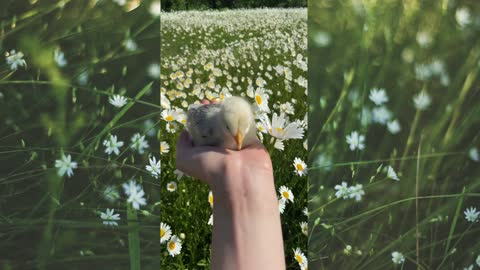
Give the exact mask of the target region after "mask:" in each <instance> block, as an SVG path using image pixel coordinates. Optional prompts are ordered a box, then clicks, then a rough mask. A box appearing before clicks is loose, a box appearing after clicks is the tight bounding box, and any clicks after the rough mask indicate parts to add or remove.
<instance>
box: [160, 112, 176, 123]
mask: <svg viewBox="0 0 480 270" xmlns="http://www.w3.org/2000/svg"><path fill="white" fill-rule="evenodd" d="M161 115H162V119H163V120H165V121H167V122H172V121H174V120H176V119H177V112H176V111H175V110H173V109H165V110H162V114H161Z"/></svg>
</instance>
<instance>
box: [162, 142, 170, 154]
mask: <svg viewBox="0 0 480 270" xmlns="http://www.w3.org/2000/svg"><path fill="white" fill-rule="evenodd" d="M169 151H170V145H168V143H167V142H166V141H162V142H160V154H166V153H168V152H169Z"/></svg>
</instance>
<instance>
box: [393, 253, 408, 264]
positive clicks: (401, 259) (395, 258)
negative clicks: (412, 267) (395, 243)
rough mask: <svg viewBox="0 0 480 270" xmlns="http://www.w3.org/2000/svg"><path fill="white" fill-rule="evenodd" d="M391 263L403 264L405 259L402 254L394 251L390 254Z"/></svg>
mask: <svg viewBox="0 0 480 270" xmlns="http://www.w3.org/2000/svg"><path fill="white" fill-rule="evenodd" d="M392 262H393V263H394V264H402V263H403V262H405V257H404V256H403V254H402V253H400V252H398V251H394V252H392Z"/></svg>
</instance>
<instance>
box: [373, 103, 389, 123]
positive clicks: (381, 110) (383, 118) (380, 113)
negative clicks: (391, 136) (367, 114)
mask: <svg viewBox="0 0 480 270" xmlns="http://www.w3.org/2000/svg"><path fill="white" fill-rule="evenodd" d="M391 118H392V112H390V110H388V109H387V107H385V106H381V107H375V108H373V110H372V120H373V122H375V123H379V124H382V125H385V124H387V122H388V121H389V120H390V119H391Z"/></svg>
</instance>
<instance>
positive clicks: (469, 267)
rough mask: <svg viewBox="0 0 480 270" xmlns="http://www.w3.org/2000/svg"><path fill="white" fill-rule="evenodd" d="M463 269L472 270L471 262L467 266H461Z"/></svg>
mask: <svg viewBox="0 0 480 270" xmlns="http://www.w3.org/2000/svg"><path fill="white" fill-rule="evenodd" d="M463 270H473V264H470V265H469V266H467V267H465V268H463Z"/></svg>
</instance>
